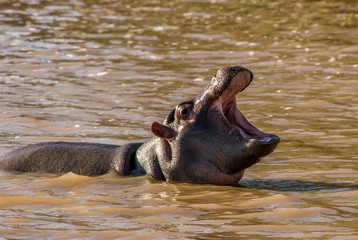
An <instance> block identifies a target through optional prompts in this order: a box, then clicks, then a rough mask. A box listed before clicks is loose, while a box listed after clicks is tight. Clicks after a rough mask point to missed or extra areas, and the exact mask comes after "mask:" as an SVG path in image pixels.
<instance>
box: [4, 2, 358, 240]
mask: <svg viewBox="0 0 358 240" xmlns="http://www.w3.org/2000/svg"><path fill="white" fill-rule="evenodd" d="M357 12H358V5H357V2H356V1H348V0H346V1H341V0H339V1H338V0H332V1H303V0H297V1H283V0H281V1H280V0H278V1H264V0H262V1H256V0H248V1H225V0H223V1H205V0H204V1H190V0H189V1H176V0H175V1H156V0H154V1H132V0H131V1H111V0H108V1H96V0H90V1H85V0H73V1H54V0H48V1H42V0H29V1H22V0H10V1H1V2H0V115H1V117H0V136H1V138H0V153H5V152H8V151H10V150H12V149H15V148H17V147H20V146H24V145H26V144H30V143H37V142H41V141H58V140H66V141H88V142H99V143H111V144H123V143H127V142H131V141H142V140H144V139H146V138H148V137H150V136H151V133H150V131H149V126H150V124H151V123H152V122H153V121H161V120H163V119H164V117H165V116H166V114H167V113H168V112H169V111H170V110H171V109H172V108H173V107H174V106H175V105H176V104H177V103H179V102H181V101H183V100H188V99H191V98H192V97H194V96H195V95H196V94H197V93H199V92H200V91H201V90H202V89H203V88H204V86H205V85H206V84H207V83H208V82H209V81H210V79H211V76H212V75H213V74H214V73H215V72H216V69H217V68H219V67H222V66H226V65H232V64H240V65H244V66H246V67H247V68H249V69H250V70H252V71H253V72H254V75H255V79H254V81H253V83H252V84H251V86H250V87H249V88H247V89H246V90H245V91H244V92H242V93H240V94H239V95H238V106H239V108H240V110H241V111H242V112H243V113H244V114H245V116H246V117H247V118H248V119H249V120H250V121H251V122H252V123H253V124H254V125H256V126H257V127H259V128H260V129H261V130H264V131H266V132H272V133H275V134H277V135H279V136H280V137H281V140H282V142H281V143H280V144H279V146H278V148H277V150H276V151H275V152H274V153H272V154H270V155H269V156H267V157H266V158H264V159H263V160H262V161H261V162H260V163H258V164H257V165H255V166H253V167H251V168H250V169H248V170H247V171H246V174H245V176H244V178H243V180H242V181H241V187H230V186H213V185H196V184H175V183H165V182H158V181H155V180H152V179H150V178H148V177H146V176H143V177H119V176H116V175H114V174H108V175H105V176H101V177H85V176H78V175H74V174H71V173H68V174H64V175H63V174H37V173H31V174H14V173H7V172H0V238H1V239H70V238H72V239H73V238H74V239H297V238H299V239H335V240H338V239H358V223H357V222H358V207H357V202H358V156H357V155H358V151H357V145H358V121H357V116H358V114H357V113H358V13H357Z"/></svg>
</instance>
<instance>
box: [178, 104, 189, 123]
mask: <svg viewBox="0 0 358 240" xmlns="http://www.w3.org/2000/svg"><path fill="white" fill-rule="evenodd" d="M190 108H191V105H190V104H184V105H180V106H178V110H177V113H178V117H179V118H181V119H184V120H186V119H187V118H188V117H189V116H190Z"/></svg>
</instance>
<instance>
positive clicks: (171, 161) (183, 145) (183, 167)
mask: <svg viewBox="0 0 358 240" xmlns="http://www.w3.org/2000/svg"><path fill="white" fill-rule="evenodd" d="M252 79H253V74H252V73H251V72H250V71H249V70H247V69H245V68H243V67H240V66H233V67H224V68H221V69H219V70H218V72H217V73H216V75H215V76H214V77H213V78H212V80H211V83H210V84H209V85H208V86H207V87H206V88H205V90H204V91H203V92H201V93H200V94H199V95H198V96H197V97H195V98H194V99H193V100H190V101H185V102H182V103H180V104H178V105H177V106H176V108H175V109H173V110H172V111H171V112H170V113H169V115H168V116H167V118H166V119H165V121H164V123H163V124H160V123H157V122H155V123H153V124H152V126H151V130H152V132H153V134H154V135H155V136H156V137H155V138H154V139H151V140H150V141H149V142H148V143H146V144H144V145H143V146H142V147H141V149H139V151H138V152H137V158H138V160H139V162H140V164H141V165H142V167H143V168H144V169H145V171H146V172H147V173H148V174H150V175H152V176H153V177H154V178H156V179H160V180H166V181H174V182H192V183H211V184H220V185H235V184H237V183H238V182H239V180H240V179H241V178H242V176H243V173H244V169H246V168H248V167H250V166H252V165H253V164H255V163H257V162H258V161H260V159H261V158H262V157H263V156H265V155H267V154H269V153H271V152H272V151H273V150H274V149H275V147H276V145H277V144H278V142H279V141H280V139H279V137H278V136H276V135H273V134H266V133H263V132H261V131H260V130H258V129H257V128H255V127H254V126H252V125H251V124H250V123H249V122H248V121H247V120H246V119H245V117H244V116H243V115H242V114H241V112H240V111H239V110H238V108H237V106H236V94H237V93H239V92H240V91H242V90H244V89H245V88H246V87H247V86H248V85H249V84H250V82H251V81H252Z"/></svg>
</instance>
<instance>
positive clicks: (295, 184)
mask: <svg viewBox="0 0 358 240" xmlns="http://www.w3.org/2000/svg"><path fill="white" fill-rule="evenodd" d="M239 186H240V187H244V188H248V189H267V190H275V191H317V190H339V191H344V190H358V185H356V184H350V183H327V182H305V181H297V180H280V179H269V180H242V181H241V182H240V184H239Z"/></svg>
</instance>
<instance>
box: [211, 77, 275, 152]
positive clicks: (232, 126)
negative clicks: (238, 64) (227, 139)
mask: <svg viewBox="0 0 358 240" xmlns="http://www.w3.org/2000/svg"><path fill="white" fill-rule="evenodd" d="M251 79H252V77H251V76H250V74H249V73H248V72H241V73H239V74H237V75H236V76H235V77H233V78H232V80H231V82H230V84H229V85H228V86H227V88H226V89H225V90H224V92H223V93H222V94H221V96H220V97H219V98H218V99H217V100H216V101H215V102H214V103H213V105H212V107H214V108H216V109H217V110H219V111H218V112H220V114H222V118H223V120H224V122H226V124H225V125H227V126H229V135H235V136H237V137H242V138H244V139H245V140H246V141H247V144H246V146H247V147H250V146H251V145H252V144H254V143H260V144H271V143H273V142H275V141H276V142H278V141H279V137H278V136H276V135H274V134H267V133H264V132H261V131H260V130H258V129H257V128H256V127H254V126H253V125H252V124H251V123H250V122H249V121H247V120H246V118H245V117H244V115H243V114H242V113H241V112H240V111H239V109H238V108H237V103H236V95H237V94H238V93H239V92H241V91H243V90H244V89H245V88H246V87H247V86H248V85H249V84H250V82H251Z"/></svg>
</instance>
